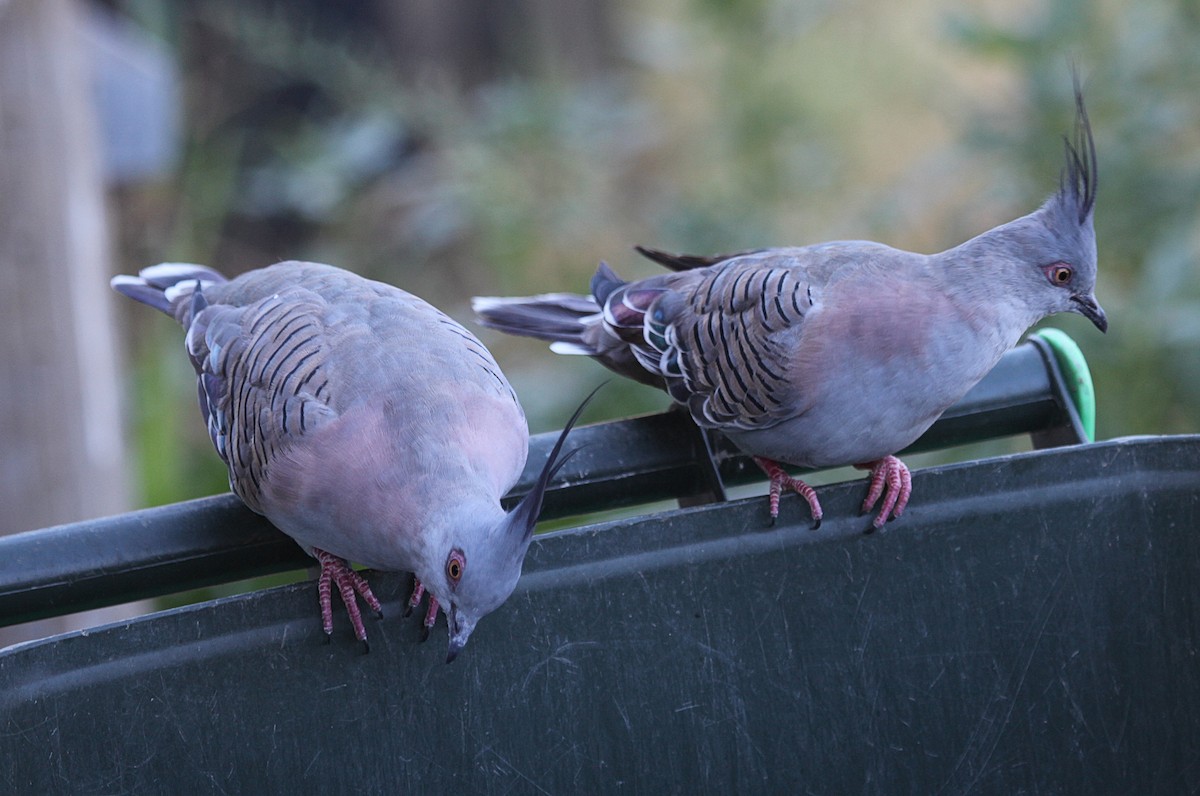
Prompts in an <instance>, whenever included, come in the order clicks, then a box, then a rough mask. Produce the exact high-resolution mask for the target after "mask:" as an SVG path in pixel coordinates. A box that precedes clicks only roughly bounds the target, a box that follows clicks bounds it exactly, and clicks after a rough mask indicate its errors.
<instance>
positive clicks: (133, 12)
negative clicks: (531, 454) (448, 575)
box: [107, 0, 1200, 504]
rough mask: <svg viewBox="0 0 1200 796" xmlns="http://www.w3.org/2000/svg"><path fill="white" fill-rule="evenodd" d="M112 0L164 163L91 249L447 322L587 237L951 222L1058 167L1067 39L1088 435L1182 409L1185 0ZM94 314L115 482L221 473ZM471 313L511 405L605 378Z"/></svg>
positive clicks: (147, 325) (542, 284) (912, 234)
mask: <svg viewBox="0 0 1200 796" xmlns="http://www.w3.org/2000/svg"><path fill="white" fill-rule="evenodd" d="M107 6H108V7H109V8H110V10H111V11H113V12H114V13H115V14H116V15H118V17H120V18H122V19H125V20H129V21H131V22H132V24H134V25H135V26H136V27H137V28H139V29H140V30H142V31H144V32H146V33H147V34H148V35H150V36H153V37H156V38H157V39H159V40H161V41H162V42H163V43H164V45H165V47H166V48H167V51H168V52H169V53H170V55H171V57H172V58H173V59H174V61H175V63H177V64H178V70H179V74H180V75H181V79H182V96H183V113H182V124H181V136H182V150H181V151H182V154H181V157H180V158H179V161H178V163H177V167H176V168H175V169H174V170H173V171H172V172H171V173H170V174H168V175H166V176H165V177H162V178H160V179H157V180H153V181H145V180H142V181H138V182H134V183H127V184H123V185H122V186H120V187H118V188H114V189H113V192H112V195H113V198H114V200H115V213H114V216H113V217H114V219H115V223H116V224H117V226H118V234H117V238H118V241H119V244H118V251H117V255H116V258H115V259H116V262H117V264H118V266H119V268H118V270H120V271H122V272H131V271H135V270H136V269H138V268H139V267H143V266H145V265H148V264H152V263H155V262H159V261H164V260H184V261H194V262H203V263H208V264H211V265H214V266H216V267H218V268H220V269H221V270H223V271H225V272H226V273H228V274H231V275H232V274H235V273H238V272H240V271H243V270H247V269H250V268H255V267H260V266H263V265H267V264H269V263H271V262H274V261H276V260H280V259H289V258H297V259H315V260H321V261H325V262H331V263H334V264H338V265H341V266H343V267H347V268H350V269H352V270H355V271H357V272H359V273H362V274H365V275H368V276H371V277H375V278H379V279H383V280H386V281H389V282H392V283H394V284H397V285H400V286H402V287H404V288H406V289H408V290H411V291H412V292H414V293H417V294H419V295H421V296H423V297H424V298H426V299H428V300H430V301H431V302H433V303H435V304H437V305H438V306H440V307H442V308H443V309H445V310H447V311H448V312H449V313H450V314H451V315H453V316H454V317H456V318H458V319H459V320H461V321H464V322H465V323H467V324H468V325H469V326H473V320H472V317H471V314H470V311H469V306H468V301H469V297H470V296H471V295H475V294H524V293H531V292H543V291H547V290H582V289H583V288H584V286H585V285H586V284H587V280H588V278H589V277H590V274H591V272H592V270H593V269H594V268H595V266H596V263H597V262H598V261H599V260H601V259H604V260H607V261H609V262H610V263H611V264H612V265H613V266H614V267H615V268H616V269H617V270H618V271H619V272H620V273H622V274H623V275H626V276H642V275H649V274H651V273H653V272H654V271H655V266H653V265H652V264H650V263H647V262H643V261H640V260H638V259H637V258H636V257H635V256H634V255H633V254H632V252H631V249H630V246H631V244H633V243H646V244H650V245H655V246H661V247H664V248H668V249H677V250H683V251H694V252H698V253H704V252H714V251H732V250H737V249H740V248H746V247H759V246H767V245H784V244H803V243H811V242H818V241H822V240H830V239H836V238H870V239H875V240H880V241H883V242H886V243H889V244H891V245H894V246H898V247H901V248H907V249H913V250H917V251H925V252H929V251H935V250H940V249H944V248H947V247H949V246H952V245H955V244H957V243H959V242H961V241H962V240H964V239H966V238H968V237H970V236H972V235H975V234H977V233H979V232H981V231H983V230H985V229H987V228H989V227H992V226H994V225H996V224H998V223H1001V222H1004V221H1008V220H1010V219H1012V218H1014V217H1016V216H1019V215H1023V214H1025V213H1027V212H1030V211H1032V210H1033V209H1035V208H1036V207H1037V206H1038V204H1039V203H1040V202H1041V201H1042V200H1043V199H1044V198H1045V196H1046V195H1048V194H1049V193H1050V192H1052V191H1053V190H1054V188H1055V187H1056V185H1057V179H1058V174H1059V170H1060V168H1061V162H1062V155H1061V135H1062V134H1063V133H1064V132H1067V131H1068V130H1069V129H1070V124H1071V121H1072V112H1073V109H1072V102H1071V78H1070V64H1071V63H1072V62H1074V63H1075V64H1077V65H1078V67H1079V70H1080V72H1081V73H1082V75H1083V77H1084V83H1085V94H1086V97H1087V100H1088V107H1089V110H1090V112H1091V115H1092V122H1093V127H1094V130H1095V136H1096V144H1097V148H1098V151H1099V161H1100V194H1099V202H1098V209H1097V214H1096V230H1097V237H1098V239H1099V241H1098V242H1099V251H1100V268H1101V277H1100V285H1099V289H1098V291H1097V292H1098V295H1099V298H1100V300H1101V302H1102V303H1103V304H1104V306H1105V307H1106V309H1107V310H1108V312H1109V316H1110V319H1111V331H1110V332H1109V334H1108V335H1107V336H1100V335H1098V334H1095V332H1094V330H1093V329H1091V328H1090V326H1089V325H1088V324H1087V322H1086V321H1083V320H1082V319H1078V318H1074V317H1068V318H1063V317H1059V318H1055V319H1052V320H1051V321H1050V322H1049V323H1051V324H1052V325H1055V326H1059V327H1061V328H1064V329H1066V330H1067V331H1068V332H1069V333H1071V334H1072V335H1073V336H1075V337H1076V339H1077V340H1078V342H1079V344H1080V345H1081V347H1082V348H1083V349H1084V352H1085V353H1086V355H1087V357H1088V360H1089V362H1090V363H1091V365H1092V368H1093V373H1094V375H1095V378H1096V382H1097V390H1098V396H1099V423H1098V436H1100V437H1102V438H1108V437H1114V436H1121V435H1127V434H1146V433H1150V434H1156V433H1172V432H1189V431H1196V430H1197V429H1198V428H1200V401H1198V400H1197V397H1198V394H1200V349H1198V347H1197V340H1198V338H1200V278H1198V276H1197V268H1196V264H1197V263H1198V262H1200V118H1198V117H1200V96H1198V95H1197V92H1196V86H1197V85H1200V4H1198V3H1197V2H1195V0H1097V1H1096V2H1083V1H1082V0H1023V2H1017V3H1012V2H999V0H996V1H995V2H978V3H973V4H967V5H966V6H964V4H960V3H953V2H949V1H948V0H911V1H910V2H905V3H879V2H875V3H868V2H852V3H832V2H828V0H808V1H807V2H793V1H792V0H658V2H650V1H649V0H642V1H639V0H621V1H620V2H616V1H613V2H604V1H603V0H569V2H556V0H493V1H492V2H488V3H468V2H464V1H463V0H440V1H439V2H437V3H418V2H394V1H392V0H354V1H353V2H342V3H328V2H322V1H321V0H305V1H304V2H297V1H295V0H293V1H292V2H278V1H273V0H189V2H183V1H182V0H110V2H108V3H107ZM121 318H122V321H123V322H124V323H126V324H127V325H128V328H129V337H128V340H129V344H130V346H131V348H132V351H133V356H132V361H133V362H134V363H136V365H135V366H134V367H133V369H132V379H131V387H132V389H131V391H130V396H129V399H128V402H127V403H128V411H129V413H130V415H131V423H132V425H133V426H134V427H136V430H137V435H136V436H137V450H138V451H139V453H138V458H139V462H140V472H141V484H142V488H143V493H142V494H143V501H144V502H145V503H146V504H159V503H165V502H170V501H175V500H180V499H184V498H188V497H193V496H198V495H203V494H210V493H213V492H217V491H222V490H224V489H225V488H226V484H225V476H224V473H223V469H222V467H221V466H220V463H219V461H218V460H217V458H216V457H215V456H214V455H213V454H212V452H211V450H210V449H209V448H210V445H209V442H208V439H207V436H206V434H205V432H204V430H203V428H202V424H201V423H200V422H199V421H198V420H197V419H196V410H195V406H194V402H195V397H194V387H193V384H192V375H191V373H190V370H189V369H188V365H187V363H186V361H185V360H184V358H183V357H182V356H180V351H179V348H180V337H179V333H178V330H177V329H175V328H173V327H172V325H171V324H170V322H169V321H167V320H166V319H164V318H159V317H158V316H157V315H156V314H154V313H150V312H144V311H139V310H136V309H130V308H128V307H122V312H121ZM474 328H477V327H474ZM481 336H482V337H483V339H484V341H485V342H486V343H488V344H489V345H490V346H491V347H492V349H493V351H494V352H495V354H496V356H497V358H498V360H499V361H500V363H501V364H502V366H503V367H504V368H505V370H506V372H507V373H508V375H509V377H510V379H511V380H512V381H513V383H514V386H515V387H516V389H517V391H518V393H519V394H520V395H521V397H522V399H523V401H524V403H525V405H526V409H527V411H528V413H529V416H530V422H531V426H532V428H533V430H534V431H540V430H546V429H550V428H557V427H558V426H559V425H561V423H562V421H563V419H564V418H565V417H566V416H567V415H568V414H569V411H570V409H571V407H573V406H574V405H575V404H576V403H577V402H578V401H579V400H580V398H581V397H582V396H583V395H584V394H585V393H586V392H587V391H588V390H589V389H590V388H591V387H592V386H594V385H595V384H596V383H597V382H598V381H599V380H600V379H602V378H604V376H605V372H604V371H602V369H601V368H600V367H599V366H597V365H594V364H593V363H590V362H587V361H581V360H579V359H577V358H567V357H556V356H554V355H551V354H550V353H549V352H547V351H546V350H545V347H544V346H543V345H541V344H538V343H536V342H533V341H526V340H518V339H513V338H505V337H502V336H500V335H496V334H492V333H490V332H487V331H486V330H485V331H483V332H481ZM601 400H602V402H603V405H602V406H601V407H599V409H598V410H597V414H598V415H599V414H606V415H609V416H616V415H624V414H629V413H633V412H640V411H648V410H652V409H658V408H662V407H664V406H665V405H666V403H667V401H666V399H665V397H663V396H662V395H660V394H658V393H656V392H654V391H652V390H649V389H647V388H643V387H639V386H637V385H634V384H631V383H625V382H619V383H614V386H613V387H611V388H610V389H608V390H606V391H605V392H604V393H603V394H602V398H601ZM1020 444H1021V443H1020V442H1019V441H1018V442H1015V443H1013V442H1010V443H1005V444H1003V445H999V446H995V445H993V446H989V447H986V448H981V449H978V450H975V451H972V452H971V455H977V454H978V453H980V452H984V453H986V452H996V451H1002V450H1011V449H1013V447H1014V446H1020Z"/></svg>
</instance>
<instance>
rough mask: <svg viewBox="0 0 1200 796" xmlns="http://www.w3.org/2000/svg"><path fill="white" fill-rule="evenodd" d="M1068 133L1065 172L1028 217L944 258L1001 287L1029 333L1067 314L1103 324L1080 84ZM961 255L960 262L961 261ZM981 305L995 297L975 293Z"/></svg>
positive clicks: (1090, 148) (990, 291)
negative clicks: (991, 277)
mask: <svg viewBox="0 0 1200 796" xmlns="http://www.w3.org/2000/svg"><path fill="white" fill-rule="evenodd" d="M1075 110H1076V116H1075V130H1074V133H1073V134H1072V135H1071V136H1070V137H1065V136H1064V139H1063V143H1064V151H1065V154H1066V164H1065V165H1064V167H1063V171H1062V174H1061V176H1060V179H1059V186H1058V190H1057V191H1056V192H1055V193H1054V194H1053V195H1052V196H1051V197H1050V198H1049V199H1047V200H1046V202H1045V203H1044V204H1043V205H1042V206H1041V207H1040V208H1038V210H1037V211H1036V212H1034V213H1031V214H1029V215H1027V216H1024V217H1022V218H1018V219H1017V220H1015V221H1012V222H1010V223H1008V224H1004V225H1003V226H1000V227H996V228H995V229H992V230H989V231H988V232H985V233H984V234H982V235H980V236H979V237H977V238H974V239H973V240H970V241H968V242H967V243H965V244H963V246H962V247H960V248H959V249H958V250H953V249H952V250H951V253H953V255H952V256H953V261H956V262H969V263H976V264H979V265H983V266H984V267H985V268H986V270H987V271H989V272H991V273H993V274H996V275H997V278H998V279H1000V280H1002V281H1003V285H1001V286H1000V291H999V292H1000V294H1001V295H1006V296H1008V297H1009V298H1010V299H1011V300H1012V302H1013V303H1014V306H1017V307H1020V308H1021V310H1022V312H1023V313H1026V314H1027V315H1028V317H1026V318H1024V320H1025V321H1027V323H1026V325H1027V326H1030V325H1032V324H1034V323H1036V322H1037V321H1039V320H1041V319H1042V318H1044V317H1045V316H1047V315H1052V314H1054V313H1058V312H1074V313H1077V314H1079V315H1082V316H1084V317H1085V318H1087V319H1088V320H1090V321H1091V322H1092V323H1093V324H1095V326H1096V328H1098V329H1099V330H1100V331H1102V332H1104V331H1107V330H1108V318H1107V317H1106V316H1105V314H1104V310H1103V309H1102V308H1101V307H1100V304H1099V303H1098V302H1097V301H1096V295H1095V289H1096V233H1095V230H1094V228H1093V225H1092V213H1093V210H1094V209H1095V204H1096V146H1095V143H1094V142H1093V140H1092V129H1091V125H1090V123H1089V122H1088V116H1087V110H1086V109H1085V108H1084V105H1083V94H1082V92H1081V90H1080V88H1079V81H1078V78H1076V81H1075ZM961 255H966V256H965V257H963V256H961ZM982 287H983V288H984V290H986V291H987V293H986V295H984V294H981V296H980V298H981V299H983V300H987V299H988V297H989V296H995V295H996V294H997V286H996V285H993V284H990V283H989V284H987V285H984V286H982Z"/></svg>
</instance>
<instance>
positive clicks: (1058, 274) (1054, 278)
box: [1046, 263, 1075, 287]
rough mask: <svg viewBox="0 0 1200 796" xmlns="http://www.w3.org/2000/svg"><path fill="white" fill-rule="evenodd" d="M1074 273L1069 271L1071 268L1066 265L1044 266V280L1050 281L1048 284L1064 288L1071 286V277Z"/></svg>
mask: <svg viewBox="0 0 1200 796" xmlns="http://www.w3.org/2000/svg"><path fill="white" fill-rule="evenodd" d="M1074 275H1075V272H1074V271H1072V270H1071V266H1069V265H1067V264H1066V263H1055V264H1054V265H1048V266H1046V278H1047V279H1049V280H1050V284H1052V285H1058V286H1059V287H1065V286H1066V285H1069V284H1071V277H1072V276H1074Z"/></svg>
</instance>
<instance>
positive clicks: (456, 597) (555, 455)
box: [421, 388, 599, 663]
mask: <svg viewBox="0 0 1200 796" xmlns="http://www.w3.org/2000/svg"><path fill="white" fill-rule="evenodd" d="M597 389H599V388H597ZM595 394H596V393H595V391H593V392H592V394H591V395H589V396H588V397H587V398H585V399H584V400H583V403H581V404H580V405H579V408H578V409H576V410H575V414H573V415H572V416H571V419H570V420H568V421H567V424H566V426H565V427H564V428H563V430H562V433H561V434H559V436H558V440H557V441H556V442H555V443H554V448H553V449H552V450H551V451H550V455H549V456H548V457H547V458H546V464H545V465H544V466H543V467H542V471H541V473H540V474H539V475H538V479H537V481H535V482H534V485H533V487H532V488H531V489H530V490H529V492H528V494H526V495H525V497H523V498H522V499H521V501H520V502H519V503H517V505H516V506H515V507H514V508H513V510H512V511H510V512H508V513H507V514H505V515H504V516H503V518H502V519H501V520H500V521H499V522H490V523H485V524H483V525H480V524H478V520H477V518H470V517H468V518H465V519H464V522H463V523H462V524H461V525H460V527H459V528H458V529H451V531H450V533H449V534H448V535H447V537H446V542H445V545H446V549H445V550H443V551H442V559H441V562H440V563H441V566H440V571H439V572H433V573H428V577H421V581H422V583H424V584H425V586H426V588H428V589H429V590H430V591H432V592H433V594H434V595H435V596H436V597H437V600H438V602H439V603H440V604H441V605H442V606H443V607H444V608H445V611H446V621H447V623H448V625H449V629H450V649H449V651H448V653H447V655H446V663H450V662H451V661H453V660H454V658H455V657H456V656H457V655H458V653H459V652H460V651H461V650H462V648H463V647H464V646H465V645H466V643H467V639H468V638H469V637H470V635H471V632H472V631H473V630H474V629H475V625H476V623H478V622H479V620H480V619H482V618H483V617H485V616H487V615H488V614H490V613H491V612H492V611H494V610H496V609H497V608H499V607H500V605H501V604H502V603H503V602H504V601H505V600H507V599H508V597H509V595H510V594H512V592H513V589H515V588H516V586H517V581H518V580H519V579H520V577H521V566H522V564H523V563H524V562H525V553H526V552H527V551H528V550H529V543H530V542H531V541H533V529H534V526H535V525H536V524H537V520H538V516H539V515H540V514H541V511H542V499H543V497H544V496H545V494H546V487H547V485H548V484H549V483H550V479H551V478H553V477H554V476H555V474H556V473H558V471H559V470H560V469H561V468H562V466H563V465H564V464H566V462H567V460H568V459H570V458H571V456H573V455H574V454H575V452H576V450H578V449H576V450H572V451H570V452H568V453H567V454H566V455H563V456H560V455H559V454H561V453H562V447H563V443H564V442H565V441H566V439H567V434H568V433H569V432H570V431H571V428H572V427H573V426H574V425H575V422H576V421H577V420H578V419H579V416H580V415H581V414H582V413H583V410H584V408H585V407H586V406H587V405H588V403H589V402H590V401H591V400H592V396H593V395H595ZM473 519H474V520H475V522H472V520H473Z"/></svg>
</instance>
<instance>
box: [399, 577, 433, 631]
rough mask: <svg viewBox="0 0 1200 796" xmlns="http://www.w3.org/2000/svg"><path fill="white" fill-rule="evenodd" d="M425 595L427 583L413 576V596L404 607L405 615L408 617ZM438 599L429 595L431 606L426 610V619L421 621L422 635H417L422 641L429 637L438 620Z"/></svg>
mask: <svg viewBox="0 0 1200 796" xmlns="http://www.w3.org/2000/svg"><path fill="white" fill-rule="evenodd" d="M424 596H425V585H424V584H423V583H421V581H420V580H418V579H417V578H416V576H414V577H413V590H412V596H411V597H409V598H408V607H407V608H405V609H404V616H405V617H408V616H410V615H411V614H412V612H413V610H414V609H415V608H416V607H417V606H418V605H420V604H421V598H422V597H424ZM437 615H438V601H437V598H436V597H434V596H433V594H432V593H431V594H430V595H429V607H428V608H427V609H426V610H425V620H424V621H423V622H421V635H420V636H418V637H417V640H418V641H420V642H425V641H427V640H428V639H429V631H430V629H431V628H432V627H433V623H434V622H436V621H437Z"/></svg>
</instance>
